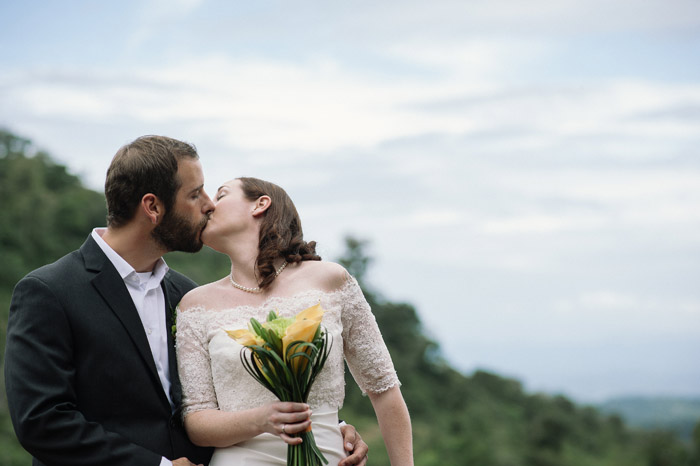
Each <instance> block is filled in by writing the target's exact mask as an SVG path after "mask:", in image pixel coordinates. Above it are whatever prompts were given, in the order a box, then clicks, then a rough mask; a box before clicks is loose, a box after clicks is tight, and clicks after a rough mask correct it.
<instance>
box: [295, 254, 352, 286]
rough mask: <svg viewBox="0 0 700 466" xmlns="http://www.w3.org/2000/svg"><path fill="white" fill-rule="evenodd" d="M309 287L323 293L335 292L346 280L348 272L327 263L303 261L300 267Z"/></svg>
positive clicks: (332, 263) (337, 265)
mask: <svg viewBox="0 0 700 466" xmlns="http://www.w3.org/2000/svg"><path fill="white" fill-rule="evenodd" d="M300 271H301V272H303V274H304V278H305V280H308V281H309V285H311V286H312V287H314V288H318V289H321V290H323V291H335V290H337V289H339V288H340V287H342V286H343V285H344V284H345V282H347V280H348V277H349V275H348V272H347V271H346V270H345V268H343V266H342V265H340V264H336V263H335V262H327V261H305V262H303V263H302V264H301V265H300Z"/></svg>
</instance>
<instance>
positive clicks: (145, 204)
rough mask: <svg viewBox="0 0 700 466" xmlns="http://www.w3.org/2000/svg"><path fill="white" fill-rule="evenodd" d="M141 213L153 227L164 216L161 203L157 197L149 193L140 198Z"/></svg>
mask: <svg viewBox="0 0 700 466" xmlns="http://www.w3.org/2000/svg"><path fill="white" fill-rule="evenodd" d="M141 211H142V212H143V213H144V215H145V216H146V217H147V218H148V220H149V221H150V222H151V223H152V224H154V225H158V222H160V221H161V220H163V215H164V214H165V208H164V207H163V203H162V202H161V201H160V199H158V196H156V195H155V194H151V193H148V194H146V195H144V196H143V197H142V198H141Z"/></svg>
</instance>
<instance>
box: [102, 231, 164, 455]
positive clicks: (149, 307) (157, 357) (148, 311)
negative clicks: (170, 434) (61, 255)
mask: <svg viewBox="0 0 700 466" xmlns="http://www.w3.org/2000/svg"><path fill="white" fill-rule="evenodd" d="M105 231H106V229H105V228H95V229H94V230H93V231H92V238H93V239H94V240H95V242H96V243H97V245H98V246H99V247H100V249H102V252H104V253H105V255H106V256H107V258H108V259H109V261H110V262H111V263H112V265H114V268H116V269H117V272H118V273H119V275H120V276H121V277H122V280H124V284H125V285H126V289H127V290H129V294H130V295H131V300H132V301H133V302H134V306H135V307H136V311H137V312H138V313H139V317H140V318H141V323H142V324H143V329H144V330H145V332H146V337H147V338H148V345H149V346H150V348H151V354H152V355H153V361H154V362H155V364H156V369H157V370H158V377H159V378H160V383H161V384H162V385H163V390H164V391H165V395H166V396H167V397H168V401H169V402H170V405H171V407H172V404H173V400H172V399H171V398H170V366H169V365H168V333H167V332H168V329H167V325H166V322H165V295H164V294H163V289H162V288H161V286H160V283H161V281H163V278H164V277H165V274H166V272H167V271H168V266H167V264H166V263H165V261H164V260H163V258H162V257H161V258H160V259H158V261H157V262H156V265H155V267H154V268H153V271H151V272H137V271H136V270H134V268H133V267H132V266H131V265H129V263H128V262H127V261H125V260H124V259H123V258H122V257H121V256H120V255H119V254H117V253H116V252H115V251H114V249H112V248H111V247H110V246H109V244H107V243H106V242H105V240H103V239H102V235H103V234H104V232H105ZM171 464H172V463H171V462H170V461H169V460H167V459H166V458H162V461H161V466H166V465H167V466H169V465H171Z"/></svg>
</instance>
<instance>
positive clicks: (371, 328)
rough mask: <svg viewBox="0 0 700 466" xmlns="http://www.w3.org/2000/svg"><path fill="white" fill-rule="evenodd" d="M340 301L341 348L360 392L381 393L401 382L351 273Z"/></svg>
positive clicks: (372, 315)
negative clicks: (342, 346)
mask: <svg viewBox="0 0 700 466" xmlns="http://www.w3.org/2000/svg"><path fill="white" fill-rule="evenodd" d="M342 300H343V304H342V306H343V313H342V320H343V344H344V348H343V351H344V352H345V359H346V361H347V363H348V368H349V369H350V372H351V373H352V376H353V378H354V379H355V381H356V382H357V384H358V385H359V386H360V388H361V389H362V392H363V393H366V392H371V393H381V392H384V391H386V390H388V389H390V388H392V387H394V386H396V385H400V382H399V379H398V377H397V375H396V371H395V370H394V363H393V362H392V361H391V355H390V354H389V350H388V349H387V347H386V344H385V343H384V339H383V338H382V334H381V332H380V331H379V327H378V326H377V320H376V319H375V317H374V314H372V310H371V309H370V307H369V304H368V303H367V300H366V299H365V297H364V295H363V294H362V290H361V289H360V286H359V285H358V284H357V280H355V278H353V277H352V276H350V275H348V283H346V284H345V285H344V287H343V296H342Z"/></svg>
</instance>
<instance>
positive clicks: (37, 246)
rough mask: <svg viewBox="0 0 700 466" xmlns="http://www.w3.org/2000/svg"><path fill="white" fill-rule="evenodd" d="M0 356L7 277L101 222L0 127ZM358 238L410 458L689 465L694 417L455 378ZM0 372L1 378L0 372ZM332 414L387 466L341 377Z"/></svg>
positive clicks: (211, 268)
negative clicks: (660, 417)
mask: <svg viewBox="0 0 700 466" xmlns="http://www.w3.org/2000/svg"><path fill="white" fill-rule="evenodd" d="M0 201H1V202H2V212H3V213H2V216H0V257H2V259H3V266H2V267H1V268H0V351H3V352H4V344H5V340H4V336H5V330H6V324H7V312H8V309H9V302H10V296H11V294H12V288H13V286H14V284H15V283H16V282H17V281H18V280H19V279H20V278H21V277H22V276H24V275H25V274H26V273H27V272H29V271H30V270H32V269H34V268H36V267H39V266H41V265H43V264H45V263H48V262H51V261H54V260H56V259H58V258H59V257H61V256H62V255H64V254H66V253H68V252H70V251H71V250H73V249H75V248H77V247H79V246H80V244H82V242H83V241H84V240H85V238H86V236H87V234H88V233H89V231H90V230H91V229H92V228H93V227H95V226H100V225H103V224H104V219H105V203H104V197H103V196H102V195H101V194H99V193H96V192H94V191H91V190H88V189H86V188H84V187H83V186H82V185H81V183H80V180H79V179H78V178H77V177H75V176H74V175H71V174H70V173H68V172H67V170H66V168H65V167H63V166H61V165H59V164H56V163H55V162H54V161H52V160H51V158H50V157H49V156H48V155H47V154H46V153H45V152H43V151H41V150H39V149H37V148H36V147H35V146H34V145H33V144H32V143H31V142H30V141H28V140H26V139H23V138H20V137H17V136H15V135H13V134H11V133H10V132H7V131H2V130H0ZM366 246H367V242H365V241H360V240H358V239H354V238H349V239H348V241H347V248H348V249H347V253H346V254H345V256H344V257H343V258H341V259H340V262H341V263H342V264H343V265H344V266H345V267H346V268H347V269H348V270H349V271H350V272H351V273H352V274H353V275H355V276H356V277H357V278H358V280H359V282H360V284H361V285H362V286H363V290H364V291H365V294H366V297H367V299H368V301H369V302H370V305H371V306H372V309H373V312H374V314H375V316H376V318H377V322H378V324H379V327H380V329H381V331H382V334H383V336H384V339H385V341H386V343H387V345H388V347H389V350H390V352H391V354H392V357H393V360H394V364H395V366H396V369H397V372H398V374H399V377H400V379H401V381H402V384H403V385H402V392H403V395H404V397H405V399H406V403H407V405H408V407H409V410H410V412H411V417H412V422H413V432H414V451H415V458H416V464H418V465H421V466H433V465H440V466H444V465H460V464H468V465H478V466H700V424H697V423H696V427H695V429H694V431H693V433H692V437H691V439H690V440H688V441H687V442H686V443H684V442H682V441H680V440H679V439H678V437H677V436H675V435H673V434H672V433H669V432H663V431H639V430H633V429H630V428H629V427H628V426H626V425H625V424H624V422H623V421H622V419H621V418H620V417H619V416H616V415H610V414H604V413H602V412H601V411H599V410H597V409H594V408H592V407H585V406H584V407H582V406H577V405H575V404H574V403H572V402H571V401H570V400H568V399H566V398H564V397H561V396H550V395H545V394H528V393H525V392H524V390H523V388H522V386H521V384H520V383H519V382H518V381H516V380H512V379H508V378H504V377H500V376H498V375H496V374H492V373H489V372H485V371H476V372H474V373H473V374H471V375H464V374H461V373H460V372H458V371H456V370H454V369H453V368H452V367H450V365H449V364H448V363H447V362H446V361H445V360H444V359H443V358H442V357H441V354H440V348H439V346H438V344H437V343H436V342H434V341H432V340H431V339H430V338H428V337H427V336H426V334H425V332H424V331H423V329H422V326H421V322H420V319H419V317H418V313H417V312H416V310H415V308H414V307H413V306H412V305H410V304H408V303H398V302H391V301H389V300H386V299H384V298H382V297H381V296H380V294H379V293H377V292H375V291H372V290H371V289H370V288H369V287H368V284H367V283H366V282H365V277H366V273H365V272H366V269H367V267H368V265H369V264H370V262H371V260H370V258H369V257H367V255H366V253H365V249H364V248H365V247H366ZM166 260H167V262H168V264H169V265H170V266H171V267H173V268H175V269H177V270H179V271H181V272H183V273H185V274H187V275H189V276H190V277H192V278H193V279H194V280H195V281H197V282H199V283H205V282H210V281H213V280H216V279H219V278H221V277H222V276H225V275H226V274H227V273H228V272H229V262H228V259H227V258H226V257H224V256H222V255H220V254H218V253H215V252H214V251H212V250H210V249H206V248H205V250H204V251H202V252H200V253H198V254H196V255H191V254H184V253H171V254H168V255H167V256H166ZM0 377H1V375H0ZM2 387H3V392H2V393H1V394H0V464H2V465H7V466H15V465H26V464H29V463H30V460H29V459H28V456H27V454H26V453H25V452H24V451H23V450H22V449H21V447H20V446H19V445H18V444H17V441H16V439H15V437H14V434H13V431H12V427H11V425H10V421H9V416H8V413H7V405H6V398H5V396H4V383H3V384H2ZM346 392H347V394H346V399H345V407H344V408H343V410H342V412H341V417H343V418H344V419H346V420H348V421H350V422H351V423H353V424H354V425H356V426H357V427H358V429H359V430H360V432H361V434H362V436H363V438H364V439H365V440H366V441H367V442H368V443H369V444H370V446H371V451H370V456H371V460H370V463H371V464H372V466H384V465H388V464H389V462H388V457H387V455H386V452H385V449H384V445H383V442H382V439H381V435H380V432H379V429H378V427H377V423H376V419H375V417H374V411H373V410H372V406H371V404H370V402H369V400H368V398H367V397H364V396H362V394H361V393H360V391H359V389H358V388H357V386H356V384H355V382H354V381H353V380H352V378H351V377H350V376H349V375H348V376H347V384H346Z"/></svg>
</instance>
